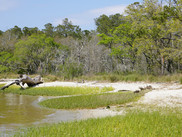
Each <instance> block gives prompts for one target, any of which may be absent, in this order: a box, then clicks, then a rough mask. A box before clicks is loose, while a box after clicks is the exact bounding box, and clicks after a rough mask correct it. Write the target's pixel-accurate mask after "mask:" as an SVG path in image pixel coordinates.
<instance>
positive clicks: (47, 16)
mask: <svg viewBox="0 0 182 137" xmlns="http://www.w3.org/2000/svg"><path fill="white" fill-rule="evenodd" d="M136 1H138V2H141V1H142V0H89V1H86V0H0V30H2V31H5V30H7V29H10V28H13V27H14V26H15V25H17V26H19V27H21V28H23V27H25V26H26V27H38V28H39V29H43V28H44V25H45V24H46V23H52V24H53V25H54V26H57V25H58V24H62V20H63V19H65V18H68V19H69V20H70V21H72V23H73V24H74V25H79V26H80V27H81V28H82V29H88V30H90V29H95V28H96V26H95V23H94V19H95V18H97V17H99V16H100V15H102V14H106V15H111V14H116V13H123V11H124V8H125V7H126V6H128V5H129V4H131V3H134V2H136Z"/></svg>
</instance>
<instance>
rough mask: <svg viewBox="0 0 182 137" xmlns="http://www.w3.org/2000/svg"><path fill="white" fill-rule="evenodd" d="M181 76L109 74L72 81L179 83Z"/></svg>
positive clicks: (83, 77)
mask: <svg viewBox="0 0 182 137" xmlns="http://www.w3.org/2000/svg"><path fill="white" fill-rule="evenodd" d="M181 77H182V74H173V75H146V74H144V75H142V74H137V73H126V74H125V73H110V74H106V73H105V74H97V75H88V76H86V75H85V76H81V77H78V78H75V79H74V80H79V79H80V80H81V79H84V80H89V81H94V80H96V81H105V82H119V81H120V82H121V81H125V82H137V81H145V82H179V83H180V82H181Z"/></svg>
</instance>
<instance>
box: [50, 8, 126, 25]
mask: <svg viewBox="0 0 182 137" xmlns="http://www.w3.org/2000/svg"><path fill="white" fill-rule="evenodd" d="M125 8H126V5H116V6H110V7H104V8H99V9H93V10H88V11H86V12H83V13H79V14H73V15H69V16H66V17H62V18H57V19H55V20H54V22H53V25H58V24H62V21H63V19H64V18H68V19H69V21H71V22H72V23H73V24H74V25H79V26H80V27H81V28H83V29H94V26H95V23H94V19H95V18H98V17H99V16H100V15H102V14H105V15H112V14H116V13H120V14H122V13H124V10H125Z"/></svg>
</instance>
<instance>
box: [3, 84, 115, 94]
mask: <svg viewBox="0 0 182 137" xmlns="http://www.w3.org/2000/svg"><path fill="white" fill-rule="evenodd" d="M1 86H2V85H0V87H1ZM112 90H114V89H113V88H112V87H104V88H99V87H86V86H85V87H61V86H58V87H36V88H27V89H25V90H22V89H20V87H19V86H11V87H9V88H7V89H5V90H3V91H0V92H4V93H13V94H20V95H32V96H36V95H41V96H64V95H81V94H82V95H84V94H96V93H103V92H107V91H112Z"/></svg>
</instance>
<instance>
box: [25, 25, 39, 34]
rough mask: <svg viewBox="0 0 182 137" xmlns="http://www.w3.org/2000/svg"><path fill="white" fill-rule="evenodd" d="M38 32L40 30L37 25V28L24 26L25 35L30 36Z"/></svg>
mask: <svg viewBox="0 0 182 137" xmlns="http://www.w3.org/2000/svg"><path fill="white" fill-rule="evenodd" d="M38 32H39V29H38V28H37V27H35V28H28V27H24V28H23V34H24V35H25V36H30V35H32V34H37V33H38Z"/></svg>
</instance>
